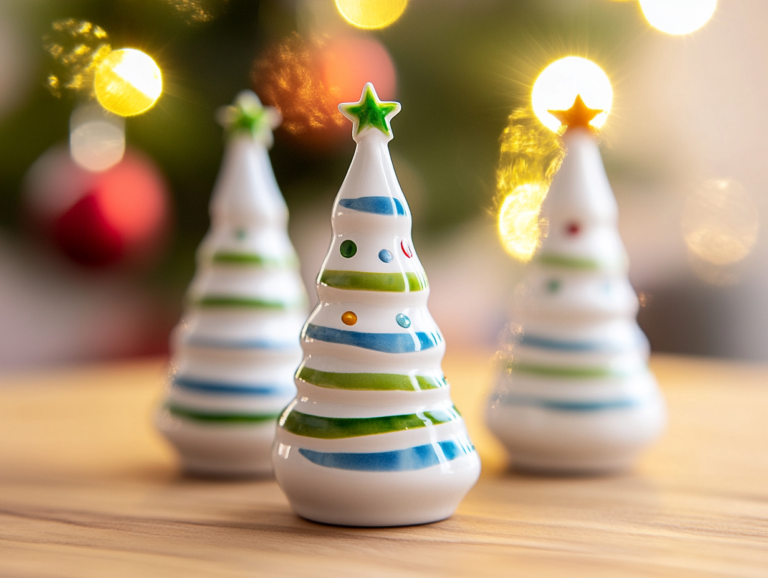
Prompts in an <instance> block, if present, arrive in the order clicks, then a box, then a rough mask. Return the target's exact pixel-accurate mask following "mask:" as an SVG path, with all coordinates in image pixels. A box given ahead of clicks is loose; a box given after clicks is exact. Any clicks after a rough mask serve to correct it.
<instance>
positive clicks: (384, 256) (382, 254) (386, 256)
mask: <svg viewBox="0 0 768 578" xmlns="http://www.w3.org/2000/svg"><path fill="white" fill-rule="evenodd" d="M379 259H381V260H382V261H384V262H385V263H389V262H390V261H391V260H392V253H390V252H389V251H387V250H386V249H382V250H381V251H379Z"/></svg>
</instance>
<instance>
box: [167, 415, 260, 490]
mask: <svg viewBox="0 0 768 578" xmlns="http://www.w3.org/2000/svg"><path fill="white" fill-rule="evenodd" d="M157 427H158V429H159V430H160V431H162V432H163V434H164V435H165V437H166V438H167V439H168V441H170V442H171V443H172V444H173V445H174V446H175V447H176V450H177V451H178V453H179V457H180V460H181V469H182V471H183V472H184V473H185V474H188V475H190V476H194V477H210V478H243V477H262V476H271V475H272V461H271V460H270V457H269V455H270V451H271V448H272V442H273V441H274V438H275V424H274V422H273V421H270V422H269V423H266V424H263V425H261V426H257V427H249V428H232V427H229V426H226V425H223V426H218V427H215V426H214V427H212V426H208V425H205V426H200V425H197V424H194V423H189V422H186V421H182V420H179V419H176V418H175V416H173V415H171V414H170V412H168V411H167V410H161V412H160V413H159V415H158V419H157Z"/></svg>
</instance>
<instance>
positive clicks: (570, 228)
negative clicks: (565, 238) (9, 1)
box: [565, 222, 581, 236]
mask: <svg viewBox="0 0 768 578" xmlns="http://www.w3.org/2000/svg"><path fill="white" fill-rule="evenodd" d="M565 231H566V233H568V234H569V235H571V236H573V235H578V234H579V232H580V231H581V225H579V224H578V223H576V222H573V223H568V225H567V227H566V228H565Z"/></svg>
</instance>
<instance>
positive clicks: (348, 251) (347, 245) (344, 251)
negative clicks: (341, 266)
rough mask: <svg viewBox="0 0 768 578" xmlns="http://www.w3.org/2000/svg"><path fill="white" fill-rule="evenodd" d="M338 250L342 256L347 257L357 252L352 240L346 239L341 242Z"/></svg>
mask: <svg viewBox="0 0 768 578" xmlns="http://www.w3.org/2000/svg"><path fill="white" fill-rule="evenodd" d="M339 251H340V252H341V256H342V257H346V258H347V259H349V258H350V257H354V256H355V253H357V245H355V242H354V241H350V240H349V239H347V240H346V241H344V242H343V243H342V244H341V247H339Z"/></svg>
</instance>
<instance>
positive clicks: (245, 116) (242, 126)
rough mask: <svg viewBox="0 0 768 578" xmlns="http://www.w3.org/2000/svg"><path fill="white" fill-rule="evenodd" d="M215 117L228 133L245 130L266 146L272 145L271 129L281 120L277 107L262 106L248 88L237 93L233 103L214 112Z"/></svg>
mask: <svg viewBox="0 0 768 578" xmlns="http://www.w3.org/2000/svg"><path fill="white" fill-rule="evenodd" d="M216 119H217V120H218V121H219V123H220V124H221V125H222V126H223V127H224V129H225V130H226V131H227V134H228V135H232V134H237V133H241V132H245V133H248V134H250V135H251V136H252V137H253V139H254V140H256V141H259V142H261V143H262V144H263V145H264V146H266V147H267V148H269V147H271V146H272V142H273V138H272V129H274V128H277V127H278V126H279V125H280V121H281V120H282V119H281V117H280V113H279V112H278V111H277V109H275V108H274V107H271V106H263V105H262V104H261V101H260V100H259V97H258V96H256V95H255V94H254V93H253V92H251V91H250V90H244V91H242V92H241V93H240V94H238V95H237V98H236V99H235V103H234V104H232V105H230V106H223V107H221V108H220V109H219V110H218V111H217V112H216Z"/></svg>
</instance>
